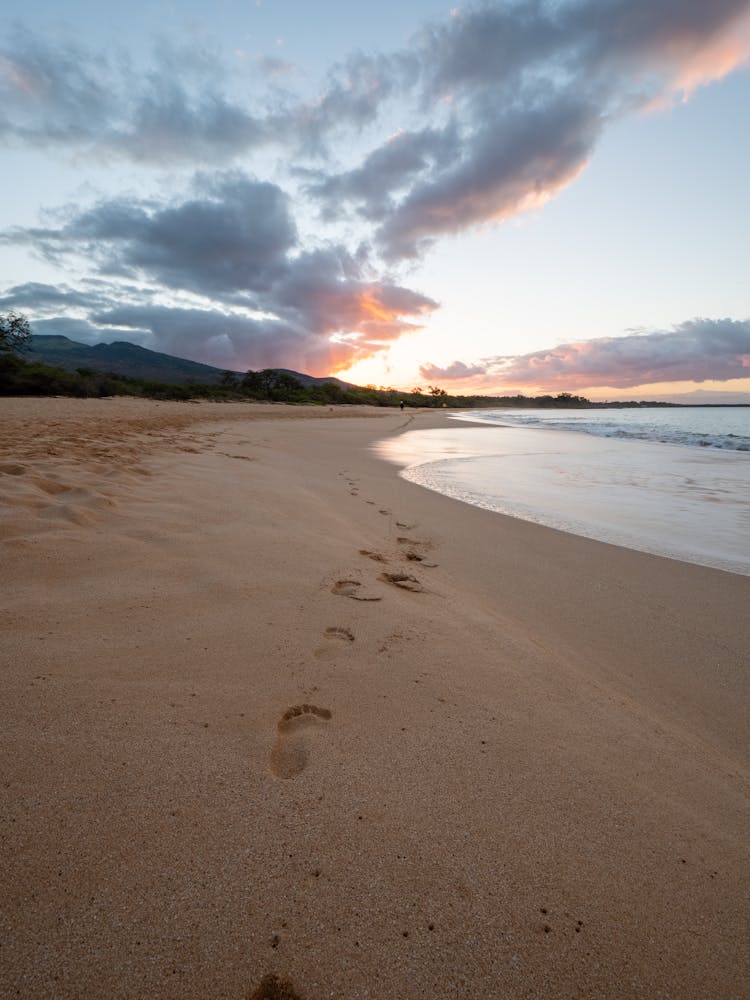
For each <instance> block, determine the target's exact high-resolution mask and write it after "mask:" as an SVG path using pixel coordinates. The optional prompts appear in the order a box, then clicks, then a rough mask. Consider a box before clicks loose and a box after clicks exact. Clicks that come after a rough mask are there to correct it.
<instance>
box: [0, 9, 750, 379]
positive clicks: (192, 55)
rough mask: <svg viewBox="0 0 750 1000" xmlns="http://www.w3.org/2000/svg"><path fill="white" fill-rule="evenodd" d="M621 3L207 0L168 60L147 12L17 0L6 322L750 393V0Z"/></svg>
mask: <svg viewBox="0 0 750 1000" xmlns="http://www.w3.org/2000/svg"><path fill="white" fill-rule="evenodd" d="M610 6H611V9H610V10H609V11H608V16H607V17H606V18H602V17H601V11H600V6H599V3H598V0H571V2H570V3H566V4H564V5H556V4H553V3H552V2H551V0H550V2H548V0H541V2H540V3H530V2H529V3H526V2H524V0H519V3H517V4H501V3H499V2H494V0H489V2H486V3H483V4H480V5H477V6H474V5H468V6H466V7H459V8H455V9H453V10H447V9H445V8H443V7H441V6H440V5H439V4H436V3H433V2H431V0H419V3H417V4H415V5H414V6H413V8H411V7H404V5H396V4H393V3H391V2H390V0H389V2H387V3H386V7H385V8H384V9H383V10H382V11H381V12H379V13H378V14H377V15H376V14H375V12H374V11H370V10H369V9H363V11H361V12H360V15H359V20H358V21H356V23H355V21H352V22H351V23H349V21H348V20H347V21H346V24H344V23H343V22H341V20H340V19H337V18H336V16H335V13H336V12H335V8H334V7H330V8H329V7H327V6H326V4H325V3H323V5H322V6H319V9H318V8H316V10H315V12H314V13H313V11H312V10H311V9H310V8H308V7H307V6H304V5H301V4H300V5H297V4H295V3H294V2H292V0H290V2H289V3H287V4H286V5H285V6H284V5H282V6H275V5H272V4H257V5H255V6H254V7H251V8H248V7H247V6H246V5H241V4H240V3H239V0H227V6H226V11H225V20H223V21H222V20H219V21H217V20H216V19H215V18H213V17H211V16H209V14H208V8H206V9H204V8H203V7H202V6H201V3H200V0H195V10H193V12H192V14H191V15H190V17H188V15H187V14H185V15H183V14H181V13H180V11H179V10H178V9H175V10H171V11H167V10H166V9H165V10H164V11H162V12H161V13H158V14H157V13H155V12H153V11H151V12H150V13H149V15H148V18H147V21H148V23H149V24H153V29H154V30H153V33H152V35H150V36H148V37H146V36H144V34H143V33H142V32H141V31H140V30H136V29H135V27H134V25H135V24H136V23H138V22H139V17H138V15H139V11H140V12H143V11H145V10H146V8H143V9H142V10H141V5H140V0H136V6H135V9H134V10H133V11H131V12H130V14H129V15H128V16H127V17H126V16H125V14H124V13H123V14H122V15H112V17H107V18H104V16H103V14H101V13H100V14H97V15H96V16H89V15H87V18H84V17H83V14H82V13H81V12H79V11H78V10H77V8H76V5H75V4H73V5H72V6H71V7H70V9H69V10H68V11H67V14H66V17H67V18H68V27H67V28H64V27H60V26H59V25H57V21H56V20H55V18H56V16H57V15H56V12H55V9H54V7H53V5H51V2H50V3H49V5H48V4H47V3H46V2H42V3H41V4H39V5H37V6H35V7H33V8H31V9H30V8H29V7H28V5H23V4H21V3H20V0H11V9H10V11H9V19H8V24H13V27H11V28H9V29H8V31H7V32H6V35H5V36H3V40H2V42H0V99H1V100H2V107H3V115H4V118H3V121H2V123H0V127H1V128H2V129H3V133H4V137H5V140H6V142H5V153H4V158H3V161H1V162H2V163H3V169H5V171H6V174H5V177H4V180H5V189H6V190H9V191H10V190H12V191H13V193H14V197H13V199H12V202H11V203H9V204H8V205H7V206H6V213H5V219H4V223H3V227H2V228H1V229H0V256H2V259H3V266H4V270H3V273H4V276H5V285H4V287H3V288H2V289H0V300H1V303H2V305H1V307H2V308H3V309H5V310H6V311H7V310H10V309H16V310H19V311H22V312H24V313H25V314H27V315H28V317H29V319H30V321H31V322H32V325H33V328H34V330H35V332H36V333H38V334H57V335H64V336H67V337H70V338H71V339H73V340H78V341H82V342H84V343H96V342H99V341H102V342H108V341H112V340H130V341H132V342H134V343H137V344H142V345H143V346H146V347H149V348H151V349H155V350H160V351H164V352H166V353H171V354H175V355H177V356H181V357H187V358H190V359H194V360H198V361H202V362H206V363H209V364H213V365H215V366H217V367H222V368H231V369H233V370H236V371H244V370H247V369H249V368H251V369H257V368H262V367H283V368H290V369H293V370H299V371H305V372H308V373H310V374H313V375H319V376H320V375H323V376H324V375H327V374H332V373H334V372H335V373H336V374H338V375H339V377H342V378H344V379H346V380H349V381H352V382H364V383H374V384H377V385H391V384H392V385H395V386H399V387H407V388H411V387H413V386H415V385H419V384H426V383H427V381H430V380H431V381H433V382H438V383H439V382H441V381H442V382H445V383H446V384H447V385H449V386H450V387H451V388H452V389H454V390H455V391H467V392H468V391H472V392H488V393H489V392H504V391H508V390H511V389H513V390H516V391H522V392H547V391H575V392H585V393H586V394H588V395H591V396H592V397H596V398H599V397H601V396H602V395H607V396H610V395H620V396H622V395H623V394H624V395H628V394H630V393H639V392H644V391H648V392H659V393H660V394H662V395H669V394H674V393H681V394H683V395H684V394H686V393H687V394H688V395H689V394H690V393H691V392H696V393H698V394H700V392H702V391H703V390H702V389H701V387H702V386H705V385H708V384H711V385H712V386H718V387H719V388H712V389H711V392H715V393H720V392H721V391H722V390H721V386H722V385H723V386H725V389H726V391H727V392H731V393H733V394H734V395H735V396H736V395H737V393H740V394H742V393H746V392H747V387H746V386H745V384H744V382H743V380H742V378H741V372H742V370H743V369H744V370H746V369H747V360H746V359H747V357H748V356H750V327H749V325H748V323H749V320H748V316H749V314H750V305H749V304H748V300H747V295H746V280H747V276H746V273H745V270H746V262H744V261H743V258H744V257H745V256H746V246H745V242H746V240H745V236H744V234H745V233H746V232H747V230H748V227H749V226H750V206H749V205H748V201H749V199H748V193H747V183H746V178H745V172H746V166H745V165H746V163H747V160H748V155H750V148H749V147H750V138H748V134H747V133H748V130H747V128H746V127H745V124H746V118H747V107H748V103H749V102H750V74H749V73H748V70H747V64H748V56H749V54H750V0H724V2H722V3H721V4H715V5H710V4H708V5H707V4H705V3H704V2H702V0H701V2H699V0H685V2H684V3H680V4H674V3H669V2H667V0H656V2H653V3H650V4H643V5H641V4H638V5H634V4H633V3H632V2H630V0H612V3H611V5H610ZM282 7H283V9H282ZM191 9H192V8H191ZM292 9H293V10H294V14H295V16H294V17H290V11H291V10H292ZM144 16H145V15H144ZM230 24H231V27H230ZM56 25H57V26H56ZM198 26H199V27H198ZM167 38H168V39H169V42H166V41H164V39H167ZM282 49H283V59H281V58H280V54H281V53H280V50H282ZM282 81H283V88H282ZM249 93H252V94H253V95H254V96H253V100H252V101H249V100H248V97H247V95H248V94H249ZM633 331H637V332H636V333H635V334H634V332H633ZM687 386H691V387H692V388H686V387H687ZM643 387H648V388H647V390H646V389H644V388H643ZM696 398H697V397H696ZM749 398H750V397H749Z"/></svg>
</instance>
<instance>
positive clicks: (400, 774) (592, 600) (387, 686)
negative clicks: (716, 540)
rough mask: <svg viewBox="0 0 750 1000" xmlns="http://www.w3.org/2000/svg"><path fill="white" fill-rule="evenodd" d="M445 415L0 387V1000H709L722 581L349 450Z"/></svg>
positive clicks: (739, 653)
mask: <svg viewBox="0 0 750 1000" xmlns="http://www.w3.org/2000/svg"><path fill="white" fill-rule="evenodd" d="M282 418H283V419H282ZM446 419H447V418H446V416H445V415H444V414H441V413H432V412H429V411H425V412H421V411H420V412H418V413H409V412H407V413H404V414H402V413H399V412H398V411H397V412H395V413H394V412H393V411H383V410H376V409H372V410H368V409H367V408H362V409H355V410H351V409H348V408H335V409H334V410H328V409H320V408H296V407H282V406H257V405H255V406H254V405H250V404H248V405H246V406H245V405H237V406H233V405H221V404H199V405H198V404H196V405H191V404H180V403H161V404H159V403H153V402H146V401H139V400H67V399H45V400H31V399H30V400H17V399H9V400H8V399H5V400H0V426H1V427H2V436H1V441H2V444H1V445H0V448H1V449H2V450H1V452H0V503H1V506H0V552H1V553H2V564H3V569H4V572H3V591H4V593H3V602H2V617H1V622H2V685H3V698H2V700H1V702H0V718H1V720H2V725H1V726H0V740H2V751H3V761H4V766H3V789H2V841H1V842H0V843H1V844H2V848H1V850H2V870H3V873H4V891H3V893H2V900H1V901H0V940H1V941H2V948H1V949H0V994H1V995H2V996H6V995H7V996H8V997H13V996H20V997H29V998H31V997H33V998H34V1000H39V998H53V997H54V998H66V1000H67V998H74V997H75V998H86V1000H88V998H91V1000H94V998H96V1000H98V998H101V997H104V996H106V997H108V998H149V997H156V998H174V1000H178V998H179V1000H186V998H201V1000H205V998H207V997H211V998H219V997H226V998H238V1000H239V998H245V997H248V996H252V995H253V993H254V992H256V991H258V989H259V984H260V983H261V981H262V980H263V977H267V976H270V975H273V974H275V975H278V976H279V977H281V979H282V980H286V981H287V983H288V984H289V986H288V988H287V994H286V995H288V996H291V995H293V994H296V995H297V996H299V997H304V998H307V1000H320V998H323V997H334V998H341V1000H348V998H354V997H370V998H383V1000H385V998H389V1000H390V998H412V997H413V998H418V997H419V998H422V997H423V998H443V997H445V998H455V997H461V998H463V997H466V998H469V997H471V998H474V997H497V998H500V997H502V998H526V997H529V998H531V997H540V998H548V997H549V998H558V997H559V998H563V997H591V998H601V997H607V998H610V997H612V998H614V997H628V998H629V997H644V998H653V997H668V998H695V1000H699V998H700V1000H705V998H708V997H722V998H730V1000H731V998H738V1000H739V998H741V997H744V996H745V995H746V984H747V982H748V981H749V980H750V957H749V954H748V946H747V926H748V915H749V914H748V909H749V907H748V899H749V898H750V885H749V884H748V883H749V882H750V879H749V878H748V874H749V870H750V866H749V864H748V840H749V838H748V831H749V830H750V822H749V818H750V810H749V808H748V801H749V797H748V790H749V788H750V782H749V781H748V778H749V776H750V768H749V767H748V727H747V718H748V715H747V709H748V697H747V696H748V686H749V678H748V645H749V643H748V639H749V638H750V635H749V632H750V626H748V613H747V609H748V607H750V578H747V577H740V576H736V575H732V574H728V573H722V572H720V571H717V570H711V569H706V568H703V567H697V566H691V565H688V564H685V563H679V562H674V561H670V560H667V559H660V558H658V557H655V556H648V555H644V554H641V553H636V552H631V551H628V550H626V549H620V548H617V547H614V546H609V545H606V544H603V543H600V542H595V541H590V540H588V539H583V538H579V537H575V536H572V535H566V534H562V533H559V532H556V531H554V530H552V529H547V528H544V527H540V526H538V525H532V524H527V523H525V522H522V521H518V520H514V519H512V518H506V517H503V516H502V515H497V514H494V513H491V512H488V511H483V510H479V509H475V508H472V507H469V506H466V505H464V504H460V503H458V502H456V501H452V500H450V499H448V498H446V497H442V496H440V495H438V494H435V493H431V492H428V491H426V490H423V489H421V488H420V487H418V486H415V485H413V484H411V483H408V482H405V481H404V480H402V479H400V478H399V477H398V475H397V473H396V470H395V469H394V467H393V466H391V465H389V464H387V463H385V462H383V461H381V460H379V459H377V458H376V457H374V455H373V454H372V453H371V452H370V451H369V447H368V446H369V444H370V443H371V442H372V441H374V440H377V439H378V438H382V437H385V436H387V435H392V434H398V433H400V432H401V431H402V430H404V429H406V428H409V429H411V428H419V427H425V428H428V427H433V426H440V425H442V424H444V423H445V421H446ZM270 982H271V981H270V980H268V979H266V987H265V992H263V993H262V994H261V993H258V995H268V996H272V995H273V993H274V991H275V992H276V993H277V995H279V996H280V995H282V992H281V989H282V988H281V987H280V986H278V985H277V986H276V987H274V986H271V985H269V984H270ZM278 982H279V981H278V980H277V984H278Z"/></svg>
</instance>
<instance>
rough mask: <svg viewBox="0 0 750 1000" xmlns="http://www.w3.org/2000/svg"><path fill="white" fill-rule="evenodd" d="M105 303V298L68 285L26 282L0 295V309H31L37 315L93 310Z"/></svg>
mask: <svg viewBox="0 0 750 1000" xmlns="http://www.w3.org/2000/svg"><path fill="white" fill-rule="evenodd" d="M105 301H106V296H102V295H101V294H96V293H92V292H91V291H85V290H82V289H78V288H71V287H70V286H68V285H49V284H46V283H45V282H40V281H27V282H25V283H24V284H22V285H13V286H11V287H10V288H7V289H6V290H5V291H4V292H3V294H2V295H0V309H4V310H11V309H13V310H21V309H29V308H32V309H34V311H35V312H36V314H37V315H39V314H40V313H46V312H49V311H52V312H56V311H58V310H60V309H63V308H65V309H95V308H97V307H98V306H101V305H102V303H103V302H105Z"/></svg>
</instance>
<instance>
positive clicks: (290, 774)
mask: <svg viewBox="0 0 750 1000" xmlns="http://www.w3.org/2000/svg"><path fill="white" fill-rule="evenodd" d="M330 718H331V713H330V711H329V710H328V709H327V708H318V706H317V705H294V706H293V707H292V708H288V709H287V710H286V712H284V714H283V715H282V716H281V718H280V719H279V721H278V723H277V724H276V734H277V735H276V742H275V743H274V745H273V746H272V747H271V753H270V755H269V758H268V765H269V767H270V768H271V773H272V774H273V775H274V777H276V778H282V779H286V778H296V777H297V775H298V774H301V773H302V771H304V770H305V768H306V767H307V762H308V755H309V746H310V743H312V742H313V741H314V740H315V738H316V737H317V736H318V735H319V734H320V732H321V731H322V730H323V729H325V723H327V722H328V720H329V719H330Z"/></svg>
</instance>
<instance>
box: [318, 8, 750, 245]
mask: <svg viewBox="0 0 750 1000" xmlns="http://www.w3.org/2000/svg"><path fill="white" fill-rule="evenodd" d="M749 7H750V5H749V4H748V2H747V0H717V2H716V3H711V4H706V3H705V2H704V0H569V2H564V3H553V2H543V0H529V2H515V3H513V2H511V3H507V4H498V3H494V4H489V3H485V4H481V5H478V6H474V7H469V8H466V9H461V10H460V11H459V13H458V16H456V17H453V18H451V19H450V20H449V21H447V22H443V23H441V24H437V25H433V26H430V27H427V28H426V29H424V30H423V31H422V32H421V33H420V35H419V36H417V38H416V39H415V42H414V45H413V47H412V49H411V50H410V55H411V57H412V66H413V69H412V76H411V81H412V96H413V97H414V99H415V101H416V104H417V107H418V109H419V115H420V117H421V120H422V122H423V123H424V121H425V119H427V120H433V121H434V120H438V121H439V120H440V119H441V118H445V116H446V115H448V116H449V118H450V121H451V123H452V124H454V123H455V128H456V130H457V132H456V137H455V141H454V142H452V143H451V147H450V148H449V149H448V150H447V151H446V150H440V155H435V133H436V126H434V125H431V126H425V125H424V124H423V125H422V127H420V128H419V129H418V130H415V131H414V132H413V133H411V134H410V135H409V137H408V139H405V140H404V143H403V153H404V154H407V153H408V155H402V157H401V158H400V159H399V156H398V153H397V151H396V150H394V149H392V148H390V146H391V144H390V143H386V144H383V145H381V146H380V147H378V148H377V149H375V150H373V151H372V152H371V153H370V154H369V155H368V156H367V157H366V158H365V160H364V161H363V162H362V164H361V165H360V166H359V167H357V168H355V169H353V170H352V169H349V170H347V171H344V172H341V173H338V174H334V175H331V176H329V177H327V178H325V179H324V180H320V179H319V180H318V181H317V182H316V183H314V184H313V185H311V186H310V193H312V194H315V195H316V196H317V197H319V198H320V199H321V200H322V203H323V208H324V213H328V214H330V213H331V212H333V211H334V210H337V211H339V212H340V211H341V209H342V204H345V203H346V202H349V203H351V205H352V206H353V207H354V208H355V209H356V210H357V211H359V212H360V213H361V214H364V215H365V216H366V217H367V218H369V219H371V220H373V221H375V222H377V223H379V226H378V228H377V230H376V233H375V237H376V242H377V244H378V246H379V248H380V249H381V251H382V253H383V254H384V255H385V256H386V257H387V258H388V259H391V260H396V259H399V258H404V257H414V256H417V255H418V254H420V253H421V252H422V251H423V250H424V249H425V248H426V247H428V246H429V245H430V243H432V242H433V241H434V240H435V239H438V238H440V237H442V236H445V235H447V234H451V233H456V232H459V231H461V230H464V229H466V228H468V227H471V226H474V225H476V224H478V223H481V222H484V221H489V220H497V219H502V218H505V217H507V216H508V215H511V214H514V213H517V212H520V211H523V210H525V209H527V208H529V207H534V206H536V205H539V204H541V203H542V202H543V201H544V200H545V199H547V198H549V197H550V196H552V195H553V194H554V193H555V192H556V191H557V190H559V188H560V187H562V186H563V185H565V184H567V183H568V182H569V181H570V180H572V179H573V178H574V177H575V176H576V175H577V174H578V173H579V172H580V171H581V170H582V169H583V168H584V166H585V165H586V163H587V161H588V160H589V158H590V157H591V155H592V153H593V150H594V148H595V146H596V143H597V140H598V138H599V136H600V134H601V132H602V130H603V129H604V128H605V127H606V125H607V124H608V123H609V122H610V121H612V120H613V119H615V118H617V117H619V116H621V115H622V114H624V113H626V112H628V111H632V110H633V109H634V108H639V107H643V106H644V105H646V104H647V103H649V102H651V101H654V100H660V99H662V98H664V97H665V96H668V95H670V94H673V93H675V92H676V91H678V90H679V89H680V88H681V87H690V86H693V85H696V84H697V83H699V82H701V81H704V80H706V79H711V78H712V77H714V76H719V75H722V74H723V73H724V72H726V71H727V67H728V66H729V65H730V64H731V61H732V60H731V58H729V57H728V50H727V48H726V44H725V43H726V39H727V38H728V36H729V35H730V34H731V32H732V30H733V29H734V28H735V26H736V22H737V19H738V18H739V17H740V16H741V15H743V14H747V13H748V9H749ZM735 61H736V60H735ZM388 65H390V64H388ZM456 147H458V149H459V151H460V155H456V152H455V150H456ZM446 152H447V154H448V155H445V154H446ZM381 179H382V189H381V193H380V195H379V194H378V185H379V182H380V181H381ZM395 193H399V194H400V197H394V194H395Z"/></svg>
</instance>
